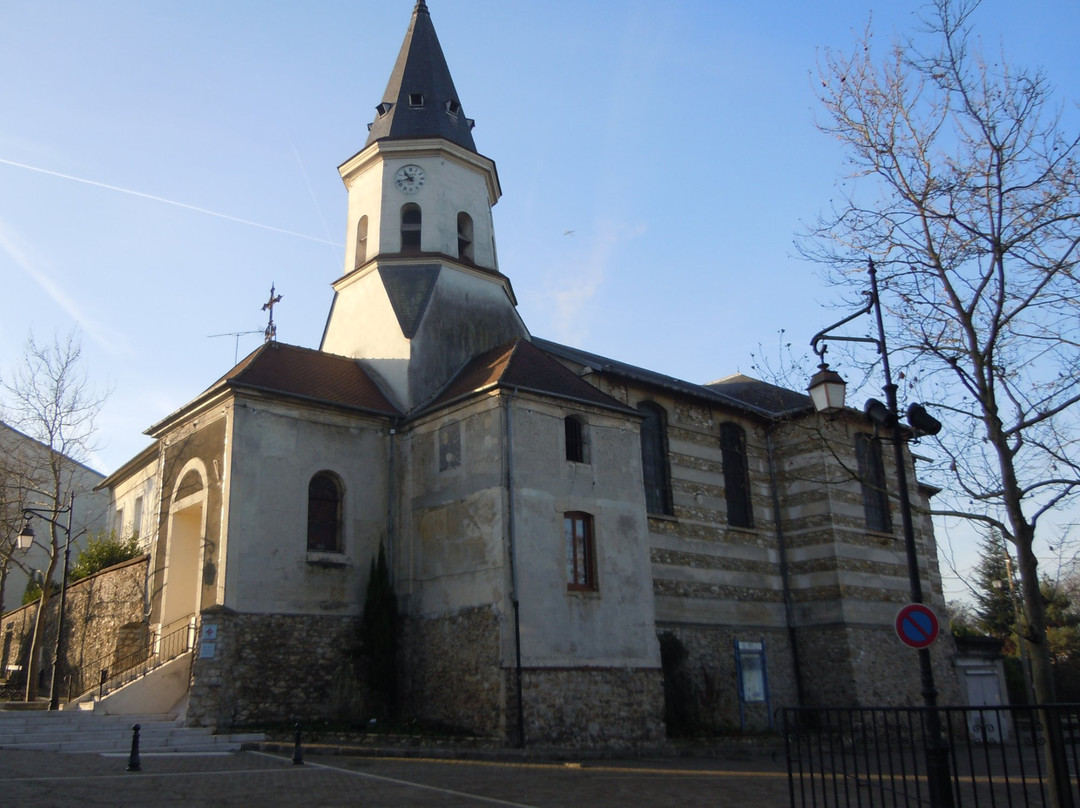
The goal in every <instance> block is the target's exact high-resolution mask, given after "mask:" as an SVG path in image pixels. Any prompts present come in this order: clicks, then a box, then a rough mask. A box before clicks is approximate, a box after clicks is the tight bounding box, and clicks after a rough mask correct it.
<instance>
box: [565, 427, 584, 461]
mask: <svg viewBox="0 0 1080 808" xmlns="http://www.w3.org/2000/svg"><path fill="white" fill-rule="evenodd" d="M563 433H564V436H565V438H566V459H567V460H569V461H571V462H573V463H588V462H589V452H588V441H587V439H586V436H585V422H584V421H582V420H581V419H580V418H578V417H577V416H576V415H568V416H566V418H564V419H563Z"/></svg>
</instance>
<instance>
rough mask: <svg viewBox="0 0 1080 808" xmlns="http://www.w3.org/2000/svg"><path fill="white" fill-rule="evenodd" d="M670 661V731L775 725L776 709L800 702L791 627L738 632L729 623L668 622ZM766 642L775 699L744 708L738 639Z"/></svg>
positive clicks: (664, 634) (663, 631) (663, 633)
mask: <svg viewBox="0 0 1080 808" xmlns="http://www.w3.org/2000/svg"><path fill="white" fill-rule="evenodd" d="M658 634H659V636H660V648H661V656H662V658H663V660H664V674H665V682H664V687H665V697H666V700H667V701H666V716H667V719H668V721H669V722H670V726H669V727H668V732H669V734H671V735H677V734H680V733H690V734H695V733H701V732H707V733H729V732H733V731H738V730H739V729H740V728H741V727H742V725H743V722H745V725H746V730H747V731H751V732H754V731H764V730H767V729H769V718H770V713H769V710H770V707H771V709H772V710H773V711H775V710H776V709H777V708H778V707H781V706H787V705H791V704H795V703H796V691H795V674H794V668H793V661H792V655H791V651H790V648H789V644H788V635H787V632H786V631H735V630H733V629H732V628H730V627H727V626H717V627H710V626H678V625H666V626H661V627H659V629H658ZM736 639H739V640H746V641H752V642H758V641H761V642H763V643H764V648H765V675H766V677H767V683H768V687H769V702H750V703H747V704H744V705H743V709H742V710H741V711H740V706H739V673H738V670H737V667H736V662H735V640H736Z"/></svg>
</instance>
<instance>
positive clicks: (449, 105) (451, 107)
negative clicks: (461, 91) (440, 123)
mask: <svg viewBox="0 0 1080 808" xmlns="http://www.w3.org/2000/svg"><path fill="white" fill-rule="evenodd" d="M446 111H447V112H449V113H450V114H451V115H457V114H458V113H459V112H461V104H459V103H458V101H457V99H456V98H451V99H450V100H449V101H447V102H446Z"/></svg>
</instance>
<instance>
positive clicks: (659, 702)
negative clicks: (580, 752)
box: [506, 668, 664, 749]
mask: <svg viewBox="0 0 1080 808" xmlns="http://www.w3.org/2000/svg"><path fill="white" fill-rule="evenodd" d="M515 681H516V672H515V671H513V670H508V671H507V672H506V682H507V694H508V698H507V709H508V710H513V711H514V714H516V704H517V701H516V699H517V694H516V685H515ZM522 692H523V701H524V714H525V739H524V740H525V744H526V745H527V746H559V747H571V748H584V749H598V748H606V749H611V748H615V749H618V748H635V747H642V746H655V745H659V744H662V743H663V742H664V685H663V674H662V673H661V672H660V671H659V670H656V669H653V668H604V669H595V668H566V669H545V668H527V669H525V670H524V671H522ZM510 723H511V724H514V723H516V722H514V721H511V722H510ZM515 729H516V728H515Z"/></svg>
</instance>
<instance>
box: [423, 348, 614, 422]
mask: <svg viewBox="0 0 1080 808" xmlns="http://www.w3.org/2000/svg"><path fill="white" fill-rule="evenodd" d="M496 387H502V388H511V389H517V390H522V391H527V392H532V393H539V394H541V395H549V396H554V397H555V398H563V399H570V400H572V401H578V402H581V403H583V404H591V405H594V406H597V407H605V408H608V409H619V410H626V409H627V407H626V405H625V404H622V403H621V402H619V401H618V400H616V399H614V398H612V397H611V396H609V395H607V394H606V393H603V392H601V391H600V390H598V389H596V388H595V387H593V386H592V385H591V384H589V383H588V382H586V381H584V380H583V379H580V378H579V377H578V376H577V375H576V374H575V373H574V372H573V371H571V370H569V369H568V368H567V367H566V366H565V365H562V364H561V363H559V362H557V361H556V360H555V359H553V358H551V357H550V356H548V355H547V354H546V353H544V352H543V351H542V350H540V349H539V348H537V347H536V346H535V345H533V344H532V343H531V342H529V341H528V340H526V339H522V338H520V337H519V338H516V339H514V340H511V341H510V342H507V343H505V344H503V345H500V346H499V347H497V348H492V349H491V350H490V351H487V352H486V353H483V354H480V355H479V356H477V357H476V358H475V359H473V360H472V361H470V362H469V363H468V364H466V365H465V367H463V368H462V369H461V371H459V372H458V374H457V375H456V376H455V377H454V378H453V379H451V380H450V383H449V384H447V386H446V387H445V388H444V389H443V391H442V393H440V394H439V396H438V397H437V398H436V399H435V400H434V401H433V402H432V403H431V404H430V405H428V406H427V407H425V408H424V411H425V412H426V411H430V410H433V409H437V408H439V407H442V406H444V405H446V404H449V403H450V402H452V401H456V400H458V399H460V398H464V397H466V396H469V395H473V394H476V393H481V392H484V391H487V390H491V389H494V388H496Z"/></svg>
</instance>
